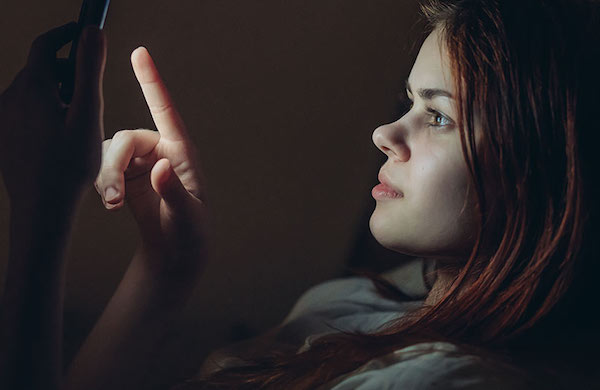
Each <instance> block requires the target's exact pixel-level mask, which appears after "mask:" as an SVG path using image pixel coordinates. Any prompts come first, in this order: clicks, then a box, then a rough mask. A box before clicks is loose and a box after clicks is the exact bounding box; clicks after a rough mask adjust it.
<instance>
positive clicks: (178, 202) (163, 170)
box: [150, 158, 192, 210]
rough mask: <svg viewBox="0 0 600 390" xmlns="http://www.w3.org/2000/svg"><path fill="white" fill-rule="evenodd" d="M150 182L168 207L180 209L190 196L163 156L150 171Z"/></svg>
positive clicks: (184, 205)
mask: <svg viewBox="0 0 600 390" xmlns="http://www.w3.org/2000/svg"><path fill="white" fill-rule="evenodd" d="M150 182H151V183H152V188H153V189H154V191H155V192H156V193H157V194H158V195H159V196H160V197H161V198H162V199H163V200H164V201H165V202H166V203H167V206H169V208H170V209H173V210H182V209H184V208H185V207H186V205H187V204H188V202H189V201H190V197H191V196H192V195H191V194H190V193H189V192H188V190H186V189H185V187H184V186H183V184H182V183H181V180H179V177H177V174H176V173H175V171H174V170H173V168H172V167H171V163H169V160H167V159H166V158H163V159H161V160H159V161H157V162H156V164H154V167H153V168H152V171H151V172H150Z"/></svg>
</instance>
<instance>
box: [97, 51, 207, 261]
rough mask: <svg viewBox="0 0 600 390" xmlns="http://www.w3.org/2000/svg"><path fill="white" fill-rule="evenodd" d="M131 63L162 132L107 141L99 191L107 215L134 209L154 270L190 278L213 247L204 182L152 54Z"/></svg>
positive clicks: (129, 133)
mask: <svg viewBox="0 0 600 390" xmlns="http://www.w3.org/2000/svg"><path fill="white" fill-rule="evenodd" d="M131 63H132V65H133V70H134V73H135V75H136V77H137V79H138V81H139V83H140V86H141V88H142V92H143V94H144V97H145V99H146V102H147V104H148V107H149V109H150V112H151V114H152V117H153V119H154V123H155V125H156V128H157V129H158V131H152V130H121V131H119V132H117V133H116V134H115V135H114V137H113V138H112V139H109V140H106V141H104V143H103V148H102V149H103V159H102V167H101V170H100V174H99V175H98V178H97V179H96V183H95V187H96V190H97V191H98V194H99V195H100V196H101V197H102V201H103V203H104V205H105V207H106V208H107V209H109V210H116V209H120V208H121V207H122V206H123V205H124V203H125V202H126V203H127V204H128V205H129V207H130V209H131V211H132V213H133V216H134V218H135V219H136V221H137V224H138V226H139V229H140V233H141V237H142V246H143V249H144V250H145V252H146V253H145V256H144V258H149V259H150V260H151V261H154V264H152V265H153V267H152V269H155V270H157V271H161V272H162V271H164V269H165V267H168V268H169V269H177V270H181V271H183V272H187V271H188V270H189V269H190V267H193V268H195V267H197V266H198V265H200V264H199V263H200V259H201V258H202V257H205V256H204V255H205V250H206V245H207V242H208V239H207V234H208V227H207V224H208V221H207V213H208V211H207V208H206V204H205V199H206V198H205V192H204V191H205V188H204V179H203V177H202V173H201V171H200V169H199V167H198V164H197V161H196V151H195V147H194V145H193V143H192V142H191V140H190V138H189V136H188V134H187V130H186V127H185V125H184V123H183V120H182V119H181V117H180V115H179V113H178V112H177V110H176V109H175V106H174V104H173V102H172V100H171V98H170V96H169V93H168V91H167V89H166V87H165V85H164V83H163V81H162V80H161V77H160V75H159V73H158V70H157V69H156V67H155V65H154V62H153V61H152V58H151V57H150V54H149V53H148V51H147V50H146V49H145V48H143V47H140V48H138V49H136V50H134V51H133V53H132V54H131ZM167 259H168V260H167Z"/></svg>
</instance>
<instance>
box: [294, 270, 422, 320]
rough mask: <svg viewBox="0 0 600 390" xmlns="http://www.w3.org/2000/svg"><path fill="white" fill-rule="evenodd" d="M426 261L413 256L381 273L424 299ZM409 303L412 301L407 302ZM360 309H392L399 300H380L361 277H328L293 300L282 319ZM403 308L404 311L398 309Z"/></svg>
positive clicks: (416, 296) (412, 294)
mask: <svg viewBox="0 0 600 390" xmlns="http://www.w3.org/2000/svg"><path fill="white" fill-rule="evenodd" d="M428 264H429V263H427V262H425V261H424V260H423V259H413V260H411V261H408V262H405V263H403V264H401V265H399V266H398V267H396V268H394V269H392V270H390V271H388V272H386V273H384V274H382V276H383V277H384V278H385V279H387V280H388V281H390V282H392V283H393V284H395V285H396V286H397V287H398V288H399V289H400V290H401V291H402V292H404V293H405V294H406V295H407V296H408V297H411V298H412V300H414V301H418V300H421V299H423V298H424V297H425V296H426V295H427V293H428V292H429V289H428V287H427V285H426V283H425V280H424V276H423V275H424V272H426V270H427V269H428V267H429V265H428ZM408 302H411V301H408ZM357 308H358V309H359V311H371V310H372V311H380V312H381V311H388V310H391V311H394V310H398V302H396V301H391V300H387V299H382V298H381V296H379V295H378V294H377V292H376V289H375V287H374V285H373V282H372V281H371V280H369V279H367V278H364V277H345V278H337V279H332V280H328V281H326V282H322V283H320V284H317V285H316V286H313V287H311V288H309V289H308V290H307V291H305V292H304V293H303V294H302V295H301V296H300V298H299V299H298V300H297V301H296V303H295V304H294V306H293V308H292V309H291V311H290V312H289V314H288V315H287V317H286V318H285V320H284V321H283V322H284V323H287V322H290V321H292V320H295V319H297V318H299V317H302V316H304V315H307V314H311V315H315V314H319V313H321V314H327V315H328V316H330V315H335V314H336V312H339V314H343V313H346V312H349V313H352V312H356V309H357ZM400 311H403V310H400Z"/></svg>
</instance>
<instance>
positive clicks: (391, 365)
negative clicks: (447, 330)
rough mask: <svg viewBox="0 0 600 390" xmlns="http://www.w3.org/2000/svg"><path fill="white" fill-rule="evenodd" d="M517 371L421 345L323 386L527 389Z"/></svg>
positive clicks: (446, 346)
mask: <svg viewBox="0 0 600 390" xmlns="http://www.w3.org/2000/svg"><path fill="white" fill-rule="evenodd" d="M532 386H533V383H532V382H531V381H530V380H529V379H528V378H527V377H526V376H524V375H523V374H521V373H520V372H519V371H518V370H517V369H514V368H512V367H510V366H508V365H506V364H503V363H500V362H498V361H495V360H491V359H486V358H482V357H480V356H478V355H474V354H469V353H464V352H462V351H460V349H459V348H458V347H456V346H455V345H453V344H450V343H445V342H432V343H421V344H416V345H413V346H410V347H406V348H402V349H399V350H397V351H395V352H393V353H391V354H388V355H385V356H383V357H381V358H377V359H373V360H371V361H369V362H368V363H367V364H365V365H363V366H361V367H360V368H358V369H357V370H354V371H352V372H351V373H349V374H346V375H344V376H342V377H340V378H338V379H336V380H334V381H332V382H330V383H328V384H327V385H326V387H323V389H325V388H327V389H332V390H349V389H357V390H371V389H372V390H375V389H382V388H385V389H415V390H437V389H440V390H441V389H448V390H453V389H461V390H464V389H471V390H479V389H481V390H483V389H486V390H495V389H498V390H502V389H513V390H520V389H531V388H532Z"/></svg>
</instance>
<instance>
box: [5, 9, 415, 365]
mask: <svg viewBox="0 0 600 390" xmlns="http://www.w3.org/2000/svg"><path fill="white" fill-rule="evenodd" d="M79 7H80V1H79V0H56V1H52V2H50V1H43V2H42V1H33V0H19V1H17V0H4V1H3V2H2V13H1V14H0V20H1V21H2V24H1V30H0V32H1V36H0V56H1V57H0V58H2V60H1V61H2V62H1V67H0V89H1V90H4V89H5V88H6V87H7V86H8V84H9V83H10V81H11V80H12V78H13V77H14V75H15V74H16V73H17V71H18V70H19V69H20V68H21V67H22V66H23V64H24V63H25V60H26V58H27V53H28V51H29V45H30V43H31V41H32V40H33V39H34V38H35V37H36V36H37V35H39V34H41V33H42V32H44V31H46V30H49V29H50V28H52V27H55V26H58V25H61V24H64V23H67V22H69V21H71V20H76V19H77V16H78V14H79ZM416 21H417V4H416V1H413V0H402V1H400V0H363V1H357V0H356V1H350V0H318V1H317V0H315V1H304V0H302V1H301V0H286V1H281V0H278V1H276V0H262V1H258V0H257V1H241V0H240V1H227V0H206V1H205V0H185V1H184V0H180V1H164V0H128V1H123V0H113V2H112V4H111V6H110V9H109V14H108V19H107V23H106V26H105V31H106V34H107V37H108V46H109V51H108V53H109V54H108V62H107V67H106V75H105V129H106V135H107V137H111V136H112V134H114V132H116V131H118V130H120V129H134V128H143V127H145V128H154V125H153V123H152V119H151V117H150V115H149V113H148V111H147V108H146V106H145V101H144V99H143V97H142V94H141V91H140V89H139V86H138V85H137V82H136V80H135V77H134V75H133V72H132V70H131V66H130V62H129V55H130V53H131V51H132V50H133V49H135V48H136V47H138V46H140V45H144V46H146V47H147V48H148V49H149V51H150V53H151V54H152V55H153V57H154V60H155V61H156V63H157V66H158V68H159V70H160V72H161V74H162V76H163V78H164V79H165V82H166V83H167V86H168V87H169V89H170V92H171V94H172V96H173V98H174V100H175V102H176V104H177V105H178V108H179V111H180V112H181V114H182V116H183V118H184V120H185V121H186V123H187V126H188V128H189V130H190V131H191V133H192V138H193V140H194V142H195V143H196V145H197V146H198V149H199V152H200V159H201V161H202V163H203V169H204V172H205V175H206V178H207V185H208V193H209V202H210V204H211V206H212V211H213V214H214V218H215V226H214V228H215V229H216V240H217V242H216V243H215V244H216V245H215V247H216V253H215V255H214V257H213V258H211V259H209V260H208V267H207V269H206V272H205V274H204V276H203V278H202V280H201V281H200V283H199V285H198V287H197V289H196V291H195V294H194V296H193V297H192V299H191V300H190V303H189V305H188V306H187V309H186V311H185V313H184V316H183V319H182V320H181V323H180V324H178V326H177V327H176V331H174V333H173V335H172V339H173V340H176V342H175V344H174V346H173V347H172V349H171V351H170V352H168V353H167V354H166V355H167V356H165V357H164V364H165V366H164V367H165V369H166V368H168V361H169V356H168V355H169V354H170V353H172V354H187V355H188V356H189V365H188V366H186V367H180V368H179V369H180V370H181V375H182V376H186V375H191V374H193V373H194V372H195V370H196V369H197V368H198V367H199V365H200V362H201V360H202V358H203V357H204V356H205V355H206V354H207V353H208V352H209V351H210V350H213V349H215V348H217V347H220V346H223V345H226V344H227V343H230V342H232V341H235V340H238V339H241V338H244V337H248V336H252V335H255V334H257V333H260V332H262V331H264V330H266V329H268V328H270V327H272V326H275V325H276V324H277V323H278V322H279V321H281V320H282V319H283V317H284V316H285V315H286V313H287V312H288V310H289V309H290V308H291V305H292V304H293V302H294V301H295V300H296V299H297V298H298V297H299V295H300V294H301V293H302V292H303V291H305V290H306V289H307V288H308V287H310V286H311V285H314V284H316V283H318V282H321V281H323V280H326V279H330V278H333V277H338V276H343V275H345V274H346V273H347V269H346V267H347V266H349V265H351V266H365V265H369V266H370V267H372V268H373V269H376V270H382V269H385V268H387V267H389V266H390V265H391V264H395V263H397V262H398V261H402V260H403V257H402V256H401V255H397V254H395V253H393V252H390V251H387V250H385V249H383V248H381V247H380V246H378V244H377V243H376V242H375V241H374V239H373V238H372V236H371V235H370V232H369V229H368V220H369V216H370V214H371V211H372V210H373V208H374V206H375V201H374V200H373V199H372V197H371V194H370V192H371V188H372V187H373V186H374V185H375V184H377V173H378V171H379V168H380V167H381V165H382V164H383V162H384V161H385V156H384V155H383V154H382V153H381V152H380V151H379V150H378V149H377V148H376V147H375V145H374V144H373V143H372V140H371V135H372V132H373V130H374V129H375V128H376V127H377V126H379V125H381V124H383V123H387V122H390V121H392V120H394V119H395V116H396V115H397V95H398V94H399V93H404V92H403V91H404V80H405V79H406V78H407V76H408V73H409V71H410V67H411V65H412V62H413V61H414V58H415V56H416V52H417V49H418V47H419V40H420V39H422V26H421V25H419V24H417V22H416ZM66 53H67V51H66V50H63V51H62V52H61V54H63V56H66ZM0 208H1V209H0V230H1V232H0V233H1V234H0V240H1V242H0V245H1V248H2V253H1V257H0V277H3V275H4V272H3V271H4V269H5V266H6V258H7V256H6V255H7V250H8V248H7V246H8V245H7V242H8V241H7V223H8V200H7V197H6V193H5V191H4V188H2V190H1V192H0ZM137 240H138V236H137V232H136V228H135V225H134V221H133V220H132V218H131V216H130V214H129V213H128V211H127V210H123V211H120V212H118V213H109V212H107V211H105V210H104V209H103V207H102V205H101V202H100V201H99V198H98V197H97V195H96V193H95V192H94V191H93V190H91V191H90V192H89V194H88V195H87V196H86V199H85V201H84V203H83V207H82V209H81V212H80V214H79V217H78V219H77V222H76V226H75V229H74V237H73V242H72V245H71V248H70V252H69V274H68V281H67V296H66V302H65V345H66V346H65V348H66V351H65V352H66V356H65V357H66V359H67V360H69V359H70V358H71V357H72V355H73V353H75V351H76V349H77V347H78V346H79V344H80V343H81V342H82V341H83V339H84V337H85V335H86V334H87V332H88V331H89V330H90V329H91V327H92V325H93V323H94V322H95V320H96V319H97V318H98V316H99V315H100V313H101V312H102V310H103V308H104V305H105V304H106V303H107V302H108V300H109V298H110V296H111V295H112V293H113V291H114V289H115V288H116V286H117V284H118V283H119V281H120V279H121V277H122V275H123V272H124V271H125V269H126V267H127V265H128V262H129V259H130V258H131V256H132V254H133V251H134V248H135V246H136V244H137Z"/></svg>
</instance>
